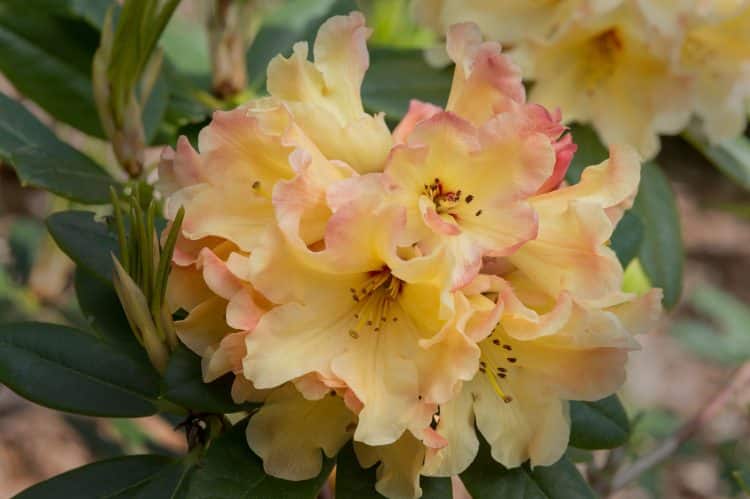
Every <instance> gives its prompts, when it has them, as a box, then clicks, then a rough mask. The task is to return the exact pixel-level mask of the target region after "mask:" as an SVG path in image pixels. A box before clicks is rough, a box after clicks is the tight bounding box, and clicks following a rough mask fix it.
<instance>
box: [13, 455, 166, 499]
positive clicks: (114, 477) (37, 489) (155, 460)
mask: <svg viewBox="0 0 750 499" xmlns="http://www.w3.org/2000/svg"><path fill="white" fill-rule="evenodd" d="M176 465H177V466H179V465H180V463H178V462H176V461H174V459H171V458H168V457H164V456H156V455H142V456H126V457H118V458H114V459H108V460H106V461H99V462H96V463H92V464H88V465H86V466H82V467H80V468H76V469H74V470H71V471H68V472H67V473H63V474H62V475H58V476H56V477H53V478H51V479H49V480H46V481H44V482H41V483H38V484H36V485H34V486H33V487H31V488H29V489H26V490H25V491H23V492H21V493H20V494H18V495H17V496H15V498H14V499H50V498H71V499H72V498H75V499H103V498H115V497H117V498H123V499H124V498H128V499H133V498H135V497H143V498H145V497H152V498H154V499H156V498H160V499H162V498H165V497H170V496H169V495H168V494H167V493H168V491H169V490H170V489H169V488H166V487H167V486H168V485H169V483H164V478H165V476H166V475H168V474H169V472H170V471H173V470H174V468H175V466H176ZM167 478H168V476H167ZM152 483H153V484H157V485H160V486H162V487H164V488H162V489H161V490H160V491H159V493H158V494H153V495H143V494H140V492H142V491H144V490H148V487H149V484H152ZM159 494H160V495H159Z"/></svg>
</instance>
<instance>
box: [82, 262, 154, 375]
mask: <svg viewBox="0 0 750 499" xmlns="http://www.w3.org/2000/svg"><path fill="white" fill-rule="evenodd" d="M75 290H76V296H77V297H78V305H79V306H80V308H81V312H82V313H83V315H84V317H85V318H86V321H87V322H88V323H89V325H90V326H91V328H92V329H93V330H94V332H95V333H96V334H97V336H98V337H99V338H101V339H102V340H103V341H105V342H107V343H109V344H111V345H112V346H114V347H116V348H117V349H119V350H121V351H123V352H125V353H127V354H128V355H129V356H131V357H133V358H134V359H137V360H140V361H141V363H143V364H145V365H146V366H149V367H150V366H151V363H150V362H149V360H148V356H147V355H146V351H145V350H144V348H143V347H142V346H141V344H140V343H138V340H136V338H135V334H134V333H133V331H132V330H131V329H130V325H129V324H128V320H127V318H126V317H125V313H124V312H123V310H122V306H121V305H120V300H119V299H118V298H117V294H116V293H115V290H114V288H113V287H112V285H111V284H109V283H106V282H104V281H103V280H101V279H99V278H97V277H96V276H95V275H94V274H92V273H91V272H89V271H87V270H85V269H84V268H83V267H77V268H76V272H75Z"/></svg>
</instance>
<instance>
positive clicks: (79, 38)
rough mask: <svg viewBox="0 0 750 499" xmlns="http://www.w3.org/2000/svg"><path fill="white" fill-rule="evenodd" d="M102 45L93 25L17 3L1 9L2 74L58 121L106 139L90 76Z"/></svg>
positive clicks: (40, 8) (0, 46) (9, 3)
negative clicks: (92, 61) (96, 51)
mask: <svg viewBox="0 0 750 499" xmlns="http://www.w3.org/2000/svg"><path fill="white" fill-rule="evenodd" d="M32 3H33V2H32ZM57 13H60V10H59V9H58V10H57ZM98 43H99V34H98V32H97V30H96V29H94V28H92V27H91V25H90V24H88V23H87V22H84V21H81V20H76V19H71V18H66V17H62V16H59V15H54V13H53V12H50V11H48V10H47V9H45V8H44V7H37V8H34V7H33V5H32V6H29V5H28V4H27V3H22V2H19V1H17V0H14V1H10V2H7V3H5V2H4V3H3V5H0V71H2V73H3V74H4V75H5V76H6V77H7V78H8V80H10V82H11V83H13V85H14V86H15V87H16V88H17V89H18V91H19V92H21V93H22V94H23V95H25V96H26V97H28V98H29V99H31V100H33V101H34V102H36V103H37V104H39V106H41V107H42V108H43V109H44V110H45V111H47V112H48V113H49V114H50V115H52V116H53V117H54V118H56V119H58V120H60V121H63V122H65V123H67V124H69V125H71V126H73V127H75V128H78V129H79V130H82V131H84V132H86V133H88V134H90V135H94V136H97V137H103V136H104V135H103V131H102V128H101V126H100V124H99V117H98V114H97V112H96V107H95V105H94V98H93V94H92V87H91V76H90V73H91V60H92V57H93V55H94V51H95V50H96V47H97V45H98Z"/></svg>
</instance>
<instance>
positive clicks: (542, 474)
mask: <svg viewBox="0 0 750 499" xmlns="http://www.w3.org/2000/svg"><path fill="white" fill-rule="evenodd" d="M480 440H481V444H480V448H479V453H478V455H477V457H476V459H475V460H474V462H473V463H472V464H471V466H469V468H468V469H467V470H466V471H464V472H463V473H462V474H461V480H462V481H463V483H464V485H465V486H466V489H467V490H468V491H469V493H471V496H472V497H473V499H508V498H513V499H516V498H517V499H592V498H594V497H596V496H595V495H594V492H593V491H592V490H591V488H590V487H589V486H588V484H587V483H586V481H585V480H584V479H583V477H582V476H581V474H580V473H579V472H578V470H577V469H576V467H575V465H574V464H573V463H571V462H570V461H569V460H568V458H566V457H563V458H562V459H561V460H560V461H558V462H557V463H555V464H553V465H552V466H537V467H535V468H534V469H533V470H531V469H530V468H529V466H528V465H527V464H525V465H523V466H521V467H519V468H513V469H507V468H505V467H503V466H502V465H501V464H499V463H497V462H496V461H495V460H494V459H492V456H491V455H490V449H489V445H487V443H486V442H484V440H482V439H480Z"/></svg>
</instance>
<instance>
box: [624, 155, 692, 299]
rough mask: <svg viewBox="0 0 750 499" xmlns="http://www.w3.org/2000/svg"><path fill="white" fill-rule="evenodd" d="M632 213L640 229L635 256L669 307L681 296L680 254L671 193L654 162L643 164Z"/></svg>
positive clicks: (678, 223)
mask: <svg viewBox="0 0 750 499" xmlns="http://www.w3.org/2000/svg"><path fill="white" fill-rule="evenodd" d="M633 212H635V214H637V215H638V216H639V217H640V219H641V222H642V223H643V229H644V230H643V242H642V243H641V248H640V251H639V252H638V257H639V259H640V261H641V264H643V269H644V270H645V271H646V274H647V275H648V277H649V279H650V280H651V284H652V285H654V286H655V287H659V288H662V289H663V290H664V305H665V306H666V307H669V308H671V307H673V306H674V305H676V304H677V302H678V300H679V299H680V294H681V293H682V269H683V262H684V254H683V248H682V237H681V233H680V217H679V214H678V212H677V203H676V201H675V197H674V193H673V192H672V188H671V187H670V185H669V181H668V180H667V177H666V176H665V175H664V173H663V172H662V171H661V168H659V166H658V165H657V164H656V163H653V162H649V163H646V164H645V165H644V166H643V169H642V170H641V186H640V189H639V190H638V196H637V197H636V199H635V204H634V205H633Z"/></svg>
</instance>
